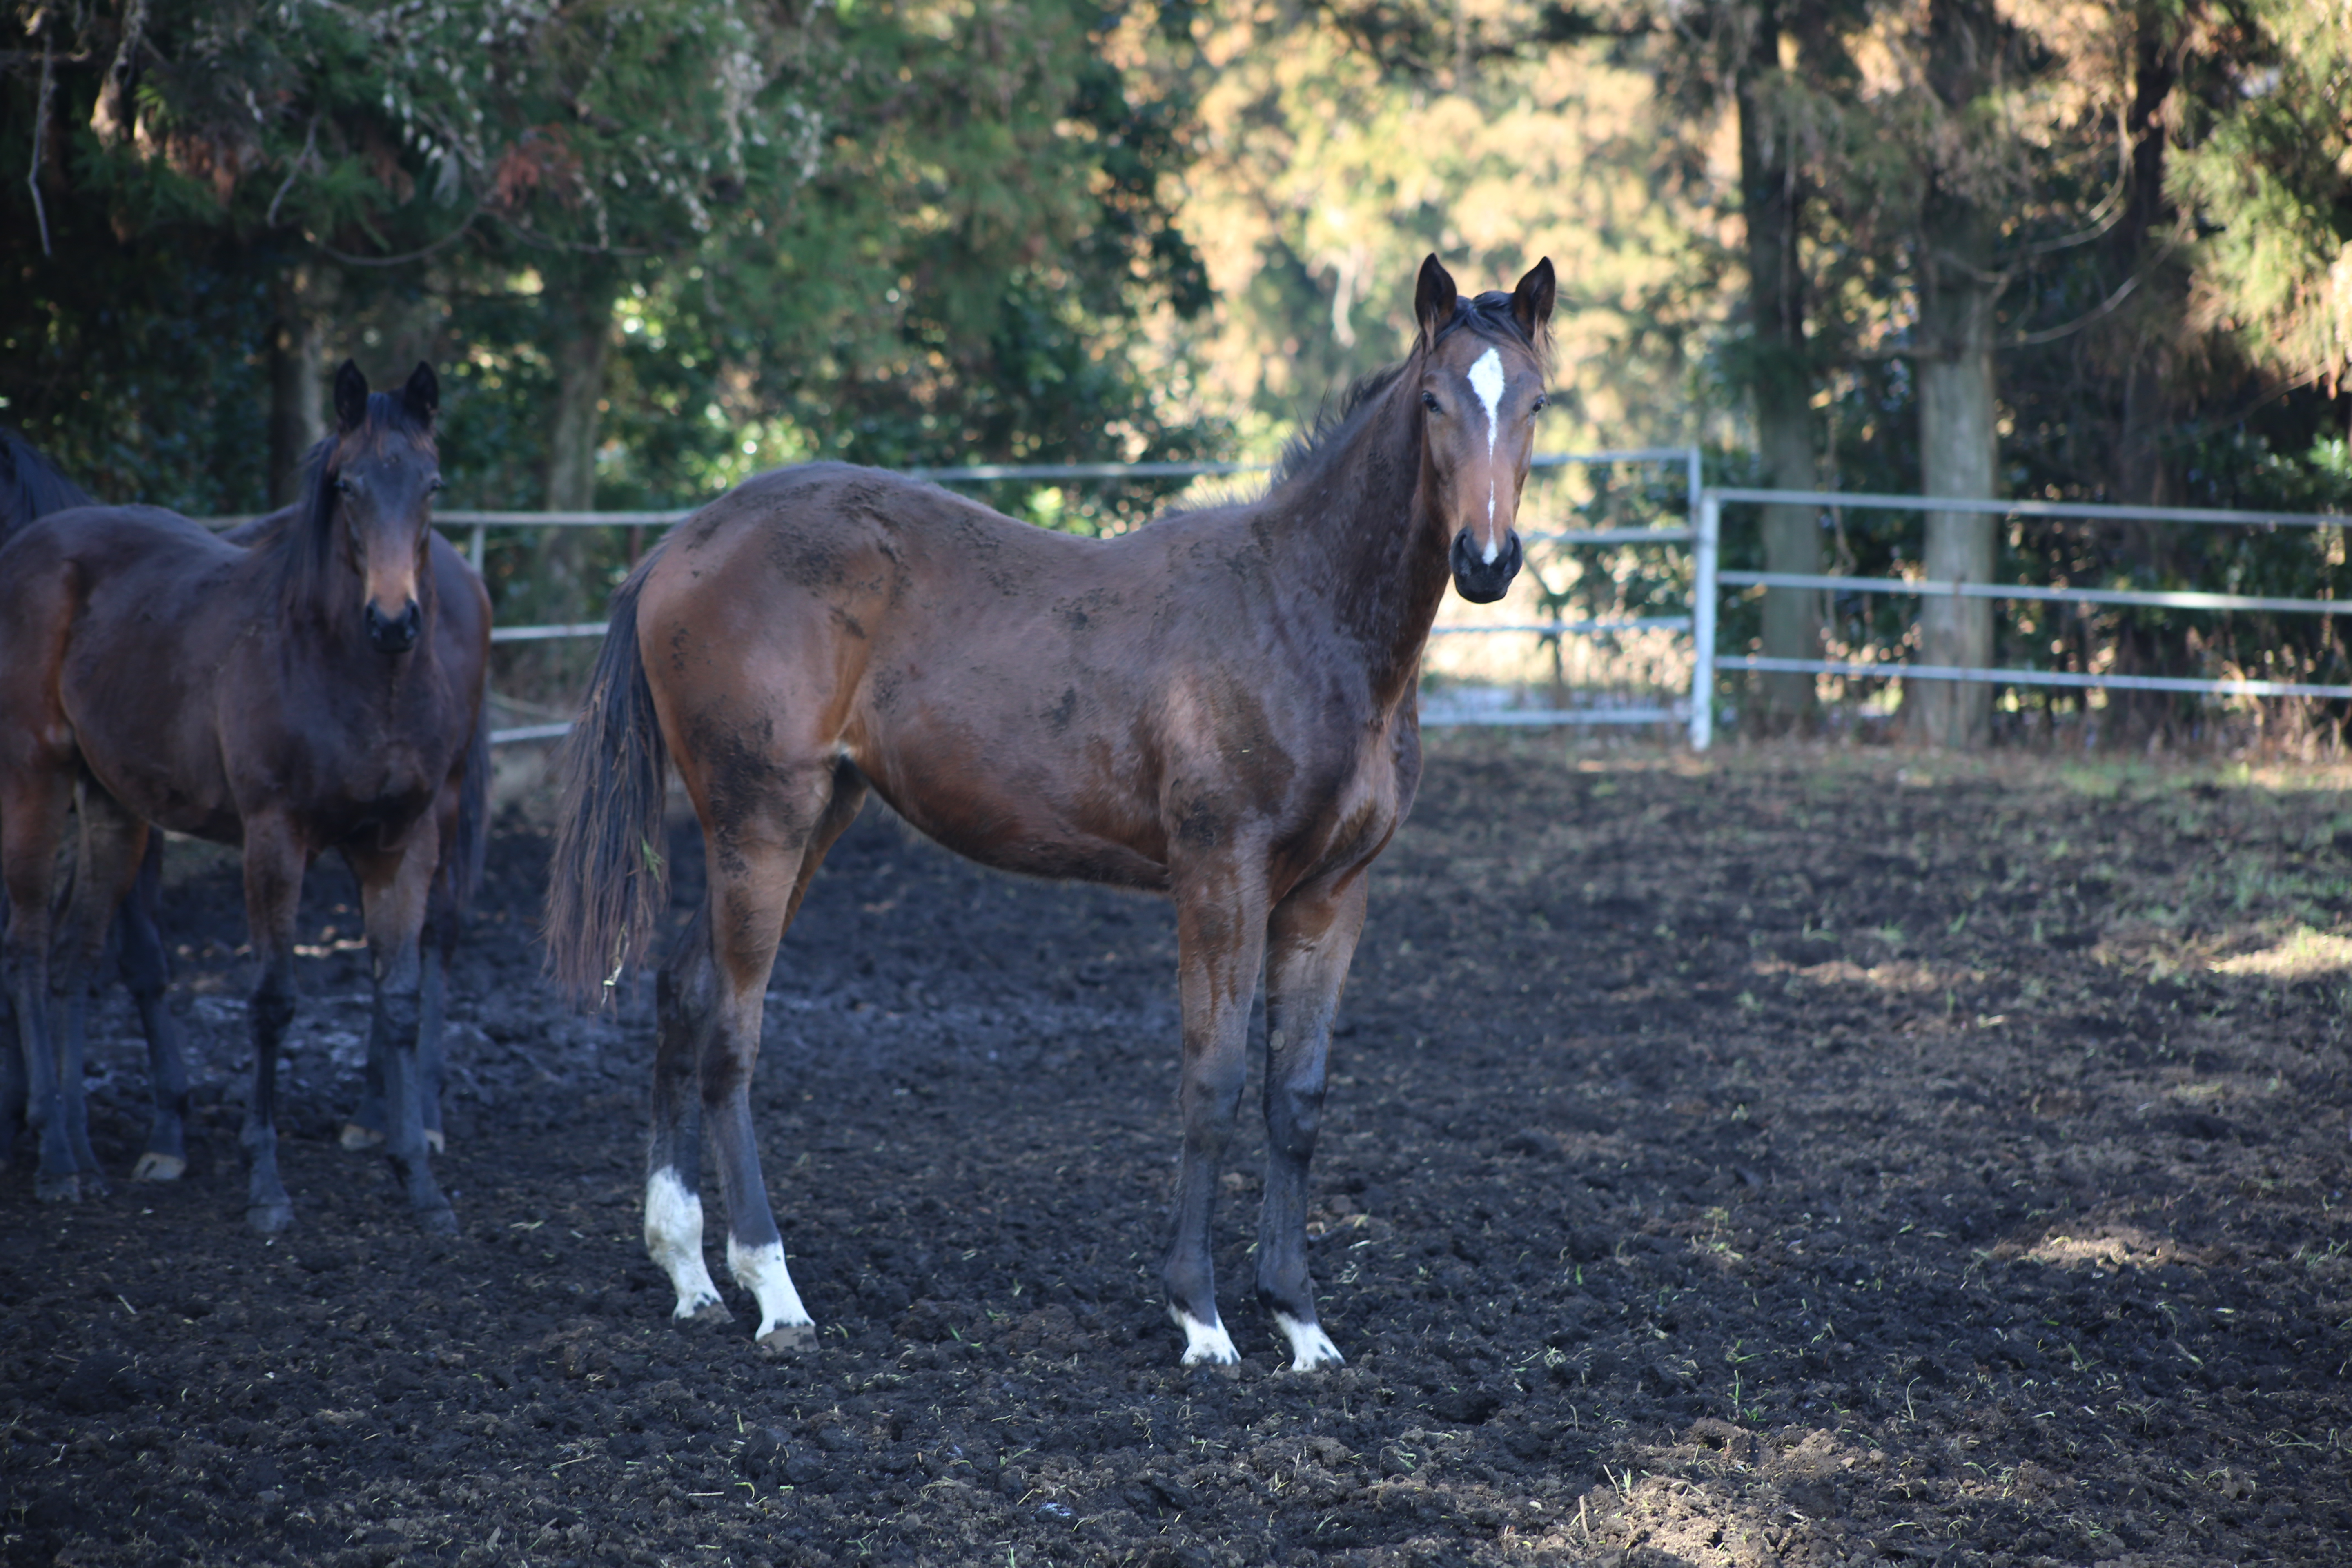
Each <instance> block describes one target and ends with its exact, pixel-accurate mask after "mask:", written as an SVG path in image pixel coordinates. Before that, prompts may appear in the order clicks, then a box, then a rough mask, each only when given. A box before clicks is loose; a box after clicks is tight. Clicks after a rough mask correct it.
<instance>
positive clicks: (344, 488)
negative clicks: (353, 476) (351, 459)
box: [335, 475, 359, 496]
mask: <svg viewBox="0 0 2352 1568" xmlns="http://www.w3.org/2000/svg"><path fill="white" fill-rule="evenodd" d="M356 489H359V487H358V486H357V485H355V484H353V483H352V481H351V480H349V479H344V478H342V477H341V475H338V476H336V479H335V493H336V494H337V495H339V496H347V495H350V494H351V493H352V491H353V490H356Z"/></svg>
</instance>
